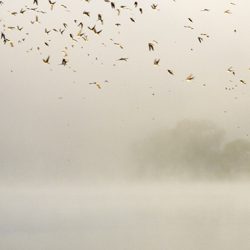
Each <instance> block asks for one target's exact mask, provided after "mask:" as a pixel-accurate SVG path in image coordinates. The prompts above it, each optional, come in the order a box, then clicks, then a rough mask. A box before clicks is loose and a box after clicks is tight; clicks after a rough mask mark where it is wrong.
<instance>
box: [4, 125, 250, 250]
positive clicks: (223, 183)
mask: <svg viewBox="0 0 250 250" xmlns="http://www.w3.org/2000/svg"><path fill="white" fill-rule="evenodd" d="M249 145H250V143H249V141H247V140H245V139H244V140H242V139H233V140H231V141H228V140H227V139H226V133H225V131H224V130H223V129H220V128H219V127H217V126H216V125H215V124H214V123H212V122H209V121H204V120H183V121H181V122H179V123H177V124H176V126H174V127H173V128H167V129H164V130H161V131H160V132H157V133H152V134H151V135H149V136H148V137H147V139H145V140H142V139H139V137H138V139H137V140H135V141H134V143H131V144H129V147H128V148H127V151H126V150H124V156H123V157H124V158H126V157H127V158H126V159H127V160H126V161H125V162H126V163H127V164H128V165H125V164H124V162H123V163H122V162H120V164H119V160H117V158H116V161H113V162H112V164H110V166H107V165H105V164H106V162H100V159H96V160H97V162H99V165H98V164H97V165H95V166H92V169H91V170H92V171H89V166H86V168H85V167H83V166H82V172H78V171H77V170H78V169H79V168H77V166H76V167H75V168H73V169H72V171H71V174H70V175H67V174H66V173H67V171H66V169H65V168H61V169H60V166H55V168H54V169H53V171H51V170H50V169H49V168H48V167H46V166H45V168H44V169H43V171H44V172H41V169H40V171H39V172H35V171H33V172H32V171H31V175H30V176H33V177H34V179H35V181H34V180H32V178H27V175H26V177H25V178H24V179H22V176H20V172H18V171H17V172H12V180H11V179H8V181H5V182H2V183H1V188H0V198H1V206H0V221H1V223H0V248H1V249H5V250H20V249H21V250H22V249H23V250H26V249H38V250H39V249H41V250H43V249H47V250H52V249H53V250H64V249H65V250H66V249H88V250H103V249H104V250H105V249H108V250H124V249H125V250H126V249H127V250H133V249H134V250H137V249H143V250H151V249H154V250H162V249H164V250H165V249H167V250H168V249H169V250H182V249H187V250H189V249H190V250H193V249H204V250H210V249H215V250H217V249H218V250H230V249H232V250H234V249H236V248H237V249H238V248H240V249H242V250H248V249H249V247H250V245H249V233H250V213H249V211H250V198H249V188H250V184H249V183H248V177H249V166H250V164H249V152H250V146H249ZM131 151H132V152H131ZM123 157H122V158H121V159H124V158H123ZM107 159H109V157H108V158H107ZM118 159H119V158H118ZM115 163H116V164H115ZM101 165H102V167H103V169H101V167H100V166H101ZM29 167H30V170H32V166H29ZM15 168H17V166H16V167H13V169H12V171H13V170H14V169H15ZM27 169H29V168H27ZM26 171H27V170H26ZM10 172H11V171H10ZM10 172H9V173H10ZM59 172H61V173H60V174H59ZM105 172H106V173H105ZM41 173H42V174H41ZM46 173H47V174H49V173H50V174H51V176H50V178H47V175H46ZM56 173H57V174H56ZM78 175H79V176H78ZM62 176H64V178H61V177H62ZM13 180H15V182H13ZM20 180H22V181H20Z"/></svg>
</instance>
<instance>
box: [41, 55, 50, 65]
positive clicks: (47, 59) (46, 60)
mask: <svg viewBox="0 0 250 250" xmlns="http://www.w3.org/2000/svg"><path fill="white" fill-rule="evenodd" d="M49 60H50V56H48V57H47V58H46V59H43V62H44V63H46V64H49Z"/></svg>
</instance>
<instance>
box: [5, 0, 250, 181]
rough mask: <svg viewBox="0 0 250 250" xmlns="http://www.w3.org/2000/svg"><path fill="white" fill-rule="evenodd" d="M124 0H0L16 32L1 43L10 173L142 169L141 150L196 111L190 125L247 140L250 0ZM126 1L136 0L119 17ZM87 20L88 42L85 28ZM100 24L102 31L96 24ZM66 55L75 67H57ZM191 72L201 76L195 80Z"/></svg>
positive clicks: (77, 174) (36, 175)
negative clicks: (201, 124)
mask: <svg viewBox="0 0 250 250" xmlns="http://www.w3.org/2000/svg"><path fill="white" fill-rule="evenodd" d="M115 4H116V6H115V9H112V8H111V4H110V2H104V1H97V0H91V1H89V2H87V1H74V2H72V1H66V0H65V1H62V2H60V3H59V2H57V3H56V4H55V5H54V8H53V10H51V9H50V5H49V3H48V2H47V1H41V0H40V1H39V5H38V6H36V5H35V4H33V1H28V2H27V1H4V3H3V5H1V6H0V13H1V18H0V19H1V22H0V27H1V32H3V33H4V35H5V36H6V38H7V39H8V40H9V41H7V42H6V44H4V39H1V42H0V52H1V59H0V60H1V98H0V109H1V116H2V119H1V123H0V129H1V132H2V136H1V142H0V149H1V150H0V152H1V157H0V161H1V162H0V170H1V173H2V174H1V176H2V177H1V178H3V179H4V180H5V181H7V182H16V181H21V182H22V181H27V180H30V181H39V180H40V179H43V180H46V181H54V180H55V179H56V180H64V179H66V180H67V179H77V178H80V179H84V178H86V177H87V178H90V176H92V175H93V176H95V177H98V178H104V176H107V177H112V178H113V177H114V176H127V175H133V169H137V168H138V166H140V165H142V164H144V163H143V162H138V159H135V158H136V157H134V155H135V154H137V151H136V150H137V148H140V150H142V149H143V147H144V146H145V145H144V144H145V143H146V141H148V140H149V138H152V137H154V136H155V137H157V136H158V134H159V133H163V132H162V131H168V130H171V129H172V130H174V129H175V128H177V127H178V124H180V123H182V122H183V121H184V122H185V121H187V120H188V121H190V126H191V127H192V126H193V127H195V126H196V124H197V123H199V122H202V121H203V122H204V121H205V122H204V123H206V122H208V123H210V122H212V123H213V124H214V130H216V129H217V128H218V130H220V129H221V130H223V131H224V132H223V133H224V134H225V136H224V137H223V138H224V139H223V142H222V145H224V144H225V143H227V142H230V141H232V140H238V139H242V140H248V134H249V125H250V120H249V118H248V115H247V114H248V111H249V104H250V103H249V102H250V101H249V98H248V95H249V82H250V70H249V68H250V64H249V61H248V60H249V56H248V55H249V46H248V45H249V42H250V36H249V31H248V21H247V20H248V9H249V7H250V3H249V1H247V0H242V1H235V2H233V3H232V2H231V1H222V0H220V1H215V0H211V1H207V0H202V1H201V0H199V1H198V0H190V1H180V0H176V1H170V0H169V1H157V3H156V2H154V1H138V6H137V7H135V6H134V1H126V2H124V1H115ZM152 4H157V7H156V9H153V8H152V7H151V5H152ZM62 5H65V6H66V7H67V8H65V7H63V6H62ZM122 5H126V6H127V7H126V8H120V9H121V13H120V15H118V11H117V10H116V9H118V8H119V7H118V6H122ZM25 6H26V7H25ZM27 8H37V9H35V10H29V9H27ZM139 8H142V9H143V14H140V11H139ZM21 9H23V10H26V12H25V13H23V14H21V13H20V10H21ZM204 9H209V11H202V10H204ZM39 11H44V12H46V13H41V12H39ZM83 11H87V12H89V13H90V17H88V16H87V15H84V14H83ZM225 11H226V12H228V13H225ZM14 12H18V13H17V14H16V15H15V13H14ZM99 13H101V14H102V19H103V24H102V23H101V21H100V20H99V21H97V19H98V17H97V15H98V14H99ZM36 16H38V17H39V18H38V21H37V22H36V21H35V20H36ZM130 18H133V20H134V21H135V22H133V21H131V19H130ZM188 18H190V20H189V19H188ZM31 22H34V23H33V24H32V23H31ZM81 22H82V23H83V28H82V30H81V32H83V33H84V36H87V41H85V40H84V39H83V38H82V37H80V36H77V34H78V32H79V30H80V26H79V24H80V23H81ZM63 23H65V24H67V26H66V27H65V26H64V25H63ZM117 23H119V24H121V25H120V26H116V25H115V24H117ZM94 25H96V30H97V31H99V30H102V31H101V33H100V34H99V35H97V34H95V33H94V31H93V30H90V28H92V27H94ZM17 26H19V28H20V29H21V30H20V31H19V30H18V28H17ZM184 26H190V27H191V28H190V27H184ZM12 27H14V28H12ZM45 28H46V29H47V30H48V31H50V33H49V34H46V32H45ZM53 29H56V30H54V31H53ZM60 29H61V31H62V30H64V31H63V34H62V35H61V34H60V31H59V30H60ZM70 34H72V35H73V39H75V41H74V40H73V39H72V38H71V37H70ZM204 34H205V35H204ZM198 37H202V38H203V40H202V41H201V42H199V40H198ZM23 38H25V41H22V39H23ZM18 41H20V42H18ZM45 42H46V43H47V45H48V46H47V45H45ZM115 43H116V44H115ZM148 43H153V44H154V48H155V49H154V51H149V49H148ZM120 46H122V48H121V47H120ZM38 47H39V48H38ZM62 51H66V52H62ZM66 53H67V55H66ZM48 56H50V58H49V64H46V63H45V62H44V61H43V59H44V60H46V58H47V57H48ZM63 58H65V59H66V60H67V65H66V66H62V65H59V64H61V61H62V59H63ZM119 58H128V61H127V62H126V61H119V60H118V59H119ZM154 59H160V62H159V65H154V64H153V62H154ZM228 69H229V70H228ZM168 70H171V71H172V72H173V73H174V74H173V75H172V74H170V73H169V72H168ZM229 71H230V72H229ZM190 74H192V75H193V76H194V79H193V80H191V81H187V80H186V78H187V77H188V76H189V75H190ZM234 74H235V75H234ZM240 80H243V82H240ZM90 83H92V84H90ZM93 83H94V84H93ZM204 126H205V127H206V125H204ZM203 129H205V128H203ZM182 140H184V138H181V139H180V142H179V143H180V144H182ZM190 140H192V137H191V139H190ZM167 143H168V141H166V144H167ZM172 143H173V142H172ZM202 145H203V144H202ZM157 147H159V144H158V146H156V148H157ZM188 147H192V144H191V145H189V146H188ZM204 147H205V150H206V146H204ZM175 148H176V150H177V151H178V146H177V147H175ZM163 151H164V150H163ZM244 152H245V153H246V154H248V153H249V152H248V149H246V151H244ZM138 154H142V155H146V154H147V153H146V152H145V153H144V151H140V152H139V153H138ZM195 155H197V154H196V153H195ZM194 157H196V156H194ZM151 158H152V159H151V161H152V162H154V157H153V155H152V157H151ZM181 160H183V159H180V161H181ZM164 161H166V159H164ZM155 164H156V165H157V164H158V162H157V160H156V162H155ZM152 171H154V170H152ZM95 177H93V178H95Z"/></svg>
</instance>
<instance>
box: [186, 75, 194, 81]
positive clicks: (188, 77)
mask: <svg viewBox="0 0 250 250" xmlns="http://www.w3.org/2000/svg"><path fill="white" fill-rule="evenodd" d="M193 79H194V76H193V74H190V75H188V76H187V78H186V81H192V80H193Z"/></svg>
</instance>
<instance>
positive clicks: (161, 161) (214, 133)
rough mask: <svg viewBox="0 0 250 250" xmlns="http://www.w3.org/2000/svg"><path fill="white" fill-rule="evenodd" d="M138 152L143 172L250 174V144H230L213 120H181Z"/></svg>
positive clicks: (190, 174) (144, 143)
mask: <svg viewBox="0 0 250 250" xmlns="http://www.w3.org/2000/svg"><path fill="white" fill-rule="evenodd" d="M136 152H137V160H138V162H139V163H140V171H141V173H143V171H147V172H149V173H152V174H160V175H162V174H165V175H168V176H172V175H176V174H177V175H188V176H204V177H206V176H207V177H227V176H228V177H229V176H236V175H243V174H246V173H249V172H250V171H249V170H250V142H249V141H247V140H243V139H241V140H234V141H232V142H229V143H226V142H225V131H224V130H222V129H220V128H218V127H217V126H216V125H215V124H214V123H212V122H209V121H191V120H184V121H181V122H179V123H178V124H177V125H176V127H174V128H172V129H166V130H163V131H160V132H158V133H157V134H154V135H152V136H151V137H150V138H147V139H146V140H145V141H144V142H143V145H141V146H139V147H138V149H137V150H136Z"/></svg>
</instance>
